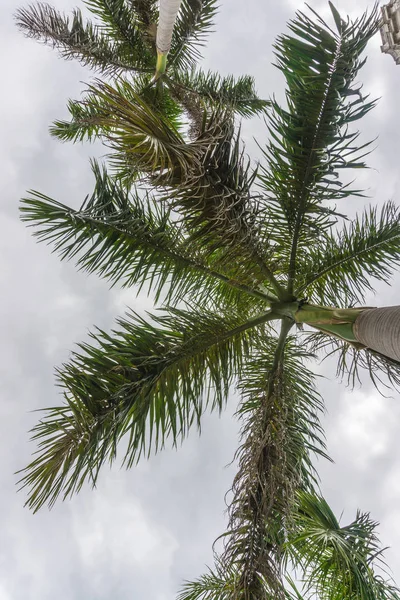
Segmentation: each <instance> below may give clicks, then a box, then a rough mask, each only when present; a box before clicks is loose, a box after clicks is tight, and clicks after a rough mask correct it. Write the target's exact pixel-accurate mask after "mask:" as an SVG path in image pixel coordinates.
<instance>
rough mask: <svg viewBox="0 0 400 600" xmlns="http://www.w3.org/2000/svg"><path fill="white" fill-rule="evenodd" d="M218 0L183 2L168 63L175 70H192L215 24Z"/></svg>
mask: <svg viewBox="0 0 400 600" xmlns="http://www.w3.org/2000/svg"><path fill="white" fill-rule="evenodd" d="M216 12H217V0H183V1H182V4H181V8H180V10H179V13H178V16H177V20H176V23H175V27H174V32H173V36H172V44H171V50H170V52H169V55H168V63H169V65H170V67H172V68H173V70H182V71H184V70H186V69H190V68H192V67H193V66H194V65H195V63H196V62H198V61H199V60H200V59H201V51H200V49H201V47H202V46H204V44H205V42H206V39H207V35H208V34H209V33H210V30H211V28H212V26H213V23H214V17H215V15H216Z"/></svg>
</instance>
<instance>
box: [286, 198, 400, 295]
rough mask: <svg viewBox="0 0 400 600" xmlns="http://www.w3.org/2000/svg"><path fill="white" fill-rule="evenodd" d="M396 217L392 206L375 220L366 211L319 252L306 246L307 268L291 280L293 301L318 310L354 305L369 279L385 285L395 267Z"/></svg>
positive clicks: (398, 248)
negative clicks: (319, 306) (302, 301)
mask: <svg viewBox="0 0 400 600" xmlns="http://www.w3.org/2000/svg"><path fill="white" fill-rule="evenodd" d="M399 241H400V216H399V209H398V208H397V207H396V206H395V204H394V203H393V202H387V203H386V204H384V205H383V207H382V209H381V211H380V214H378V211H377V209H376V208H369V209H367V210H365V211H364V213H363V214H362V215H361V216H360V217H359V216H356V217H355V219H354V220H353V221H352V222H351V224H350V225H349V226H346V225H345V226H344V227H343V228H342V229H341V230H340V231H339V233H337V234H335V235H334V234H330V235H327V236H326V238H325V240H324V244H323V246H319V245H315V246H310V248H309V250H308V261H307V264H303V265H302V266H301V267H300V268H299V270H298V272H297V275H296V285H297V290H296V294H297V297H302V296H303V295H306V296H307V297H308V298H309V299H310V300H312V301H314V302H316V303H317V304H323V305H324V304H328V305H329V304H333V305H338V304H340V305H342V306H348V305H355V304H362V303H363V302H364V296H365V292H366V291H371V290H372V289H373V288H372V282H371V279H379V280H380V281H387V280H388V279H389V277H390V276H391V275H392V273H393V270H394V269H395V268H396V267H398V266H399V264H400V244H399Z"/></svg>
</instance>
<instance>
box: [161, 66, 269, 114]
mask: <svg viewBox="0 0 400 600" xmlns="http://www.w3.org/2000/svg"><path fill="white" fill-rule="evenodd" d="M172 85H177V86H179V87H180V86H182V88H183V91H186V92H189V93H190V92H194V95H195V96H199V97H200V98H201V99H202V100H204V101H205V102H208V103H210V104H211V105H213V104H219V105H221V106H224V107H226V108H230V109H231V110H233V111H234V112H236V113H237V114H238V115H240V116H242V117H252V116H254V115H257V114H259V113H263V112H264V111H265V109H266V107H267V106H268V105H269V102H267V101H266V100H260V98H258V96H257V94H256V92H255V87H254V79H253V77H249V76H248V75H243V76H241V77H238V78H237V79H235V78H234V77H233V76H232V75H228V76H227V77H221V75H219V74H218V73H212V72H211V71H208V72H207V73H205V72H204V71H202V70H201V69H197V70H194V69H193V70H191V71H183V72H181V73H177V74H176V75H175V78H174V80H173V81H172Z"/></svg>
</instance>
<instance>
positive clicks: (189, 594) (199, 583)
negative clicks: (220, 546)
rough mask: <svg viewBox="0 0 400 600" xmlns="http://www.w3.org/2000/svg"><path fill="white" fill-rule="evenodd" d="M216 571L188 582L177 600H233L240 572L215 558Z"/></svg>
mask: <svg viewBox="0 0 400 600" xmlns="http://www.w3.org/2000/svg"><path fill="white" fill-rule="evenodd" d="M214 558H215V567H214V569H208V572H207V573H205V574H204V575H202V576H201V577H199V578H198V579H196V580H195V581H187V582H186V583H185V584H184V585H183V586H182V591H181V592H180V593H179V594H178V596H177V598H176V600H232V599H233V598H234V593H235V589H236V586H237V583H238V571H237V570H236V569H235V568H234V567H228V566H227V565H225V564H223V563H222V562H221V561H220V559H219V558H218V557H217V556H215V557H214Z"/></svg>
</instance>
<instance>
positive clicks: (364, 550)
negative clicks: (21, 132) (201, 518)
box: [17, 0, 400, 600]
mask: <svg viewBox="0 0 400 600" xmlns="http://www.w3.org/2000/svg"><path fill="white" fill-rule="evenodd" d="M87 5H88V7H89V8H90V9H91V11H92V12H93V13H94V14H95V15H96V17H98V18H100V19H101V25H94V24H92V23H91V22H87V23H84V21H83V18H82V15H81V13H80V11H79V10H76V11H75V13H74V15H73V18H72V20H70V19H68V18H66V17H64V16H62V15H60V14H59V13H57V12H56V11H55V10H54V9H52V8H51V7H49V6H48V5H38V6H36V7H31V8H29V9H27V10H24V9H23V10H20V11H19V12H18V16H17V19H18V23H19V25H20V27H21V28H22V29H23V30H24V31H25V32H27V33H28V34H29V35H31V36H33V37H36V38H38V39H41V40H43V41H45V42H48V43H51V44H53V45H54V46H55V47H56V48H57V49H58V50H59V51H60V52H61V54H62V55H63V56H64V57H66V58H78V60H80V61H81V62H83V63H84V64H87V65H89V66H90V67H92V68H94V69H96V70H98V71H99V72H100V74H102V76H103V79H98V80H95V81H94V82H92V83H91V84H90V85H89V87H88V88H87V91H86V92H85V95H84V98H83V100H81V101H70V103H69V111H70V115H71V119H70V120H69V121H57V122H55V123H54V124H53V126H52V129H51V131H52V133H53V134H54V135H56V136H57V137H59V138H60V139H61V140H71V141H82V140H84V139H89V140H92V139H94V138H99V139H101V140H102V141H103V142H104V143H105V144H106V145H107V146H108V148H109V149H110V155H109V160H108V165H107V166H101V165H99V164H97V163H96V162H93V163H92V168H93V174H94V178H95V187H94V191H93V193H92V195H91V196H88V197H87V198H86V200H85V201H84V203H83V204H82V206H81V208H80V209H79V210H73V209H71V208H70V207H68V206H65V205H63V204H61V203H59V202H57V201H56V200H54V199H52V198H49V197H48V196H45V195H44V194H41V193H38V192H32V193H31V194H30V196H29V197H27V198H26V199H24V200H23V202H22V206H21V211H22V219H23V220H24V221H27V222H28V223H29V224H30V225H33V226H35V228H36V229H35V234H36V236H37V237H38V239H39V240H42V241H46V242H49V243H51V244H52V245H53V248H54V250H55V251H56V252H57V253H58V254H59V255H60V257H61V258H62V259H72V260H74V261H75V262H76V264H77V266H78V267H79V268H80V269H82V270H85V271H87V272H90V273H92V272H96V273H98V274H99V275H100V276H102V277H105V278H107V279H109V280H110V282H111V283H112V284H113V285H116V284H119V285H123V286H135V289H137V290H140V289H143V288H145V289H147V290H148V292H149V293H152V295H153V297H154V298H155V301H156V302H159V303H160V304H161V310H160V311H158V312H155V313H154V314H151V315H148V317H147V318H146V319H145V318H143V317H141V316H139V315H137V314H135V313H133V312H129V313H128V314H126V315H125V316H124V317H122V318H121V319H119V321H118V323H117V327H116V329H115V330H114V331H112V332H111V333H108V332H105V331H101V330H96V331H95V332H94V333H93V334H92V336H91V341H90V343H85V344H80V345H79V348H78V350H76V351H75V352H74V353H73V354H72V358H71V360H70V361H69V362H68V363H67V364H65V365H63V366H62V367H61V368H60V369H58V371H57V377H58V382H59V384H60V385H61V387H62V389H63V391H64V403H63V404H62V405H61V406H58V407H55V408H51V409H48V410H46V413H45V416H44V417H43V418H42V419H41V420H40V422H39V423H38V425H37V426H36V427H35V428H34V431H33V438H34V439H35V440H36V441H37V443H38V444H39V453H38V454H37V456H36V457H35V458H34V460H33V461H32V462H31V464H30V465H28V467H27V468H26V469H25V470H24V474H23V479H22V486H23V487H27V488H28V489H29V497H28V501H27V504H28V505H29V507H31V508H32V509H34V510H37V509H39V508H40V507H41V506H42V505H43V504H45V503H49V504H50V505H52V504H53V503H54V502H55V501H56V500H57V498H58V497H59V496H61V497H64V498H65V497H67V496H69V495H70V494H73V493H74V492H77V491H79V489H80V488H81V487H82V485H83V484H84V482H85V481H86V480H89V481H91V482H92V484H95V483H96V480H97V477H98V474H99V471H100V469H101V467H102V465H103V464H104V463H105V462H106V461H113V460H114V459H115V458H116V456H117V447H118V443H119V441H120V440H121V439H122V438H123V437H124V438H125V439H126V440H127V442H126V444H125V448H126V451H125V454H124V457H123V462H124V464H125V465H126V466H127V467H131V466H133V465H134V463H135V462H136V461H137V460H138V459H139V458H140V457H142V456H143V455H148V454H149V453H150V452H152V451H156V450H159V449H161V448H162V447H163V446H164V445H165V444H166V443H167V442H168V441H169V442H170V443H172V444H175V445H176V444H178V443H179V442H180V441H181V440H182V439H183V438H184V437H185V436H186V435H187V433H188V431H189V429H190V428H191V427H192V426H193V425H195V426H197V427H199V425H200V422H201V417H202V414H203V413H204V411H205V410H218V411H221V410H222V409H223V408H224V406H225V403H226V400H227V397H228V394H229V390H230V388H231V386H232V384H233V383H236V384H237V385H238V387H239V389H240V391H241V394H242V398H241V402H240V405H239V407H238V416H239V418H240V420H241V422H242V432H241V441H240V446H239V449H238V451H237V456H236V459H237V464H238V473H237V475H236V477H235V479H234V482H233V486H232V500H231V503H230V507H229V527H228V531H227V532H226V533H225V534H224V535H223V549H222V551H221V552H220V554H219V555H218V556H216V566H215V570H213V571H210V572H209V574H207V575H205V576H204V577H203V578H201V579H200V580H198V581H197V582H194V583H192V584H188V585H187V586H186V587H185V589H184V590H183V592H182V595H181V596H180V598H181V600H195V599H198V600H206V599H209V600H211V599H214V600H217V599H219V600H225V599H226V600H228V599H229V600H255V599H257V600H260V599H262V598H263V599H264V598H265V599H267V598H275V599H280V598H282V599H287V598H292V599H295V598H297V599H298V600H299V599H301V598H304V599H308V598H311V597H312V598H315V594H318V597H319V598H320V599H321V600H325V598H326V599H328V598H329V599H331V600H336V599H337V600H339V599H340V598H348V599H349V600H357V599H360V600H361V599H363V600H364V599H371V600H372V599H373V598H375V599H378V598H379V599H384V598H387V599H395V598H398V595H397V591H396V588H395V587H393V586H391V585H390V584H389V583H387V582H386V581H385V580H384V579H383V578H382V577H381V576H380V575H379V569H378V571H374V564H375V563H376V560H375V558H376V557H377V556H378V554H377V552H379V551H378V542H377V539H376V536H375V533H374V528H375V524H374V523H373V522H372V521H371V520H370V519H369V516H368V515H365V514H361V513H360V514H358V515H357V517H356V520H355V521H354V522H353V523H352V524H351V525H350V526H348V527H347V528H346V527H340V525H339V523H338V521H337V520H336V518H335V517H334V515H333V513H332V512H331V510H330V508H329V506H328V505H327V504H326V502H325V500H323V499H322V498H321V497H320V496H319V495H318V485H317V474H316V473H315V470H314V467H313V456H314V455H315V454H317V455H320V456H323V457H327V453H326V447H325V442H324V435H323V431H322V428H321V425H320V422H319V416H320V414H321V411H322V410H323V400H322V398H321V397H320V396H319V394H318V392H317V390H316V387H315V376H314V374H313V372H312V370H311V369H310V368H309V361H310V360H311V359H313V358H314V357H315V353H316V352H318V351H320V350H321V349H324V348H325V349H326V348H328V351H329V352H331V351H332V350H333V351H335V352H337V353H338V356H339V368H340V369H342V371H343V372H346V370H347V374H348V376H349V377H350V378H354V377H356V376H357V368H359V367H361V368H362V367H366V368H367V369H368V370H369V371H370V373H371V376H372V377H374V373H375V372H376V369H379V371H380V372H382V370H383V371H384V372H386V373H387V375H388V376H389V378H390V379H391V381H392V383H394V384H398V383H399V381H400V363H398V362H397V361H396V360H394V359H393V358H391V357H390V356H385V355H384V354H382V353H381V352H380V351H379V349H378V351H377V349H376V348H374V347H372V346H371V347H367V346H366V345H365V344H363V343H362V342H360V339H359V337H357V335H358V334H357V331H358V330H359V329H360V327H361V320H358V321H357V319H358V317H360V315H364V316H365V312H366V311H367V310H368V309H366V308H361V307H360V306H359V305H360V304H362V303H363V301H364V294H365V292H366V291H368V290H370V289H371V286H372V283H371V279H373V278H375V279H377V278H381V277H382V276H385V277H387V276H388V275H390V274H391V273H392V272H393V270H394V269H395V268H396V267H397V266H398V264H399V261H400V251H399V246H398V239H399V236H400V224H399V214H398V210H397V208H396V207H395V206H394V205H393V204H391V203H387V204H385V205H384V207H383V208H382V210H381V211H380V212H378V211H377V210H376V209H375V208H370V209H367V210H366V211H365V212H364V213H363V214H362V215H360V216H358V217H357V219H356V220H355V221H353V222H352V223H351V224H350V225H349V224H348V223H347V222H346V220H345V217H344V215H343V214H342V212H338V211H337V210H336V208H335V204H336V203H338V204H339V203H343V200H345V199H346V198H349V197H350V196H352V195H361V194H362V192H361V191H360V190H358V189H355V188H353V187H352V186H350V185H347V184H344V183H343V182H342V181H341V178H340V174H341V172H342V171H343V169H346V170H347V169H352V168H361V167H363V166H364V157H365V156H366V154H368V152H369V144H364V145H362V146H361V147H360V146H359V145H358V139H357V138H358V132H357V131H355V129H354V124H355V123H356V122H357V121H358V120H359V119H361V118H362V117H363V116H364V115H366V114H367V113H368V112H369V111H370V110H371V109H372V108H373V107H374V104H375V102H374V101H373V100H370V99H368V98H365V97H363V95H362V93H361V90H360V88H359V87H357V85H356V84H355V78H356V77H357V74H358V72H359V70H360V68H361V67H362V66H363V64H364V62H365V61H364V59H363V53H364V50H365V47H366V45H367V43H368V41H369V39H370V38H371V37H372V36H373V35H374V34H375V32H376V31H377V28H378V16H377V11H376V10H374V11H372V13H371V14H364V15H362V16H361V17H360V18H359V19H357V20H355V21H353V22H352V21H350V20H343V19H342V18H341V17H340V15H339V14H338V13H337V11H336V9H335V8H334V7H333V6H332V5H331V9H332V15H333V21H334V26H332V27H330V26H329V25H328V24H327V23H325V22H324V21H323V20H322V19H321V18H320V17H319V16H318V15H317V14H316V13H314V12H312V11H311V12H310V13H309V14H308V15H306V14H304V13H301V12H299V13H297V15H296V17H295V19H294V20H293V21H291V22H290V23H289V33H287V34H284V35H282V36H280V37H279V38H278V40H277V42H276V44H275V53H276V57H277V66H278V68H279V69H280V70H281V72H282V73H283V75H284V76H285V79H286V103H285V105H284V106H281V105H280V104H279V103H278V102H277V101H276V100H275V99H272V100H270V101H268V102H265V101H262V100H260V99H259V98H258V97H257V96H256V94H255V91H254V83H253V81H252V80H251V79H250V78H246V77H242V78H239V79H237V80H234V79H233V78H231V77H220V76H219V75H216V74H211V73H208V74H206V73H204V72H202V71H201V70H199V69H197V68H194V65H195V63H196V61H197V60H198V58H199V53H198V52H199V51H198V48H199V45H201V44H202V43H203V41H204V35H205V33H206V32H207V31H208V29H209V28H210V26H211V23H212V18H213V16H214V13H215V10H216V6H215V2H214V0H203V2H202V3H198V4H197V3H195V2H193V1H192V2H190V1H189V0H183V2H182V4H181V8H180V12H179V13H178V16H177V21H176V25H175V28H174V33H173V37H172V43H171V50H170V51H169V61H168V65H167V70H166V72H165V73H163V74H162V76H161V85H160V81H157V82H153V67H154V57H155V53H156V47H155V35H154V31H155V29H154V26H155V23H156V19H157V7H156V3H155V2H154V1H153V0H129V1H128V0H88V2H87ZM260 111H264V112H265V115H266V123H267V127H268V132H269V139H268V142H267V144H266V146H265V148H264V150H263V160H262V163H261V165H260V166H259V167H257V168H255V167H254V166H253V163H252V162H251V161H250V160H249V159H247V157H246V155H245V154H244V152H243V149H242V145H241V140H240V131H238V129H237V127H235V120H234V116H235V113H236V114H239V115H242V116H251V115H252V114H255V113H257V112H260ZM363 318H364V317H363ZM356 322H357V326H355V325H354V324H355V323H356ZM304 325H305V326H306V328H305V329H304V330H303V331H302V332H301V329H302V328H303V327H304ZM310 327H311V328H312V329H310ZM375 337H376V336H375ZM349 356H351V360H348V359H349ZM288 565H291V566H292V567H293V566H294V567H295V568H296V569H298V570H299V571H300V573H302V574H303V576H304V578H305V579H306V580H307V582H308V584H307V585H305V586H303V587H304V589H301V590H299V589H297V588H296V584H295V583H294V582H293V581H292V580H291V579H290V577H289V576H288V575H285V573H287V572H288V571H287V570H286V569H287V567H288ZM378 567H379V565H378Z"/></svg>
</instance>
